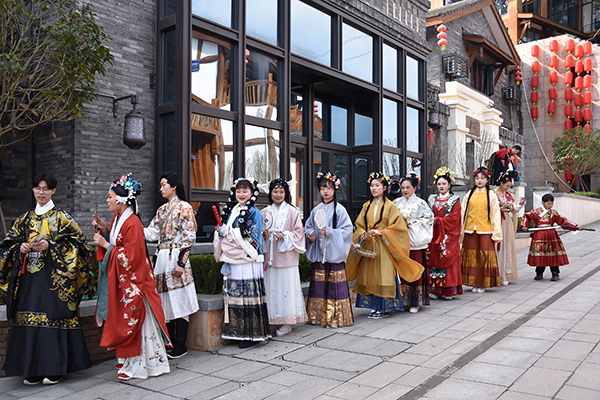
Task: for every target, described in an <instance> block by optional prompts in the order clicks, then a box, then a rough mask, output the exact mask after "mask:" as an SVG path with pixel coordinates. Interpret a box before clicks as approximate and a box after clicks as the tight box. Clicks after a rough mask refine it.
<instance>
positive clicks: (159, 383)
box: [130, 368, 198, 391]
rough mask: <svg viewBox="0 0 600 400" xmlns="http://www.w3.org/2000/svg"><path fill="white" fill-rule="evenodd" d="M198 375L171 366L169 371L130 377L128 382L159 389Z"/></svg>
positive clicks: (183, 382) (186, 380) (150, 388)
mask: <svg viewBox="0 0 600 400" xmlns="http://www.w3.org/2000/svg"><path fill="white" fill-rule="evenodd" d="M197 377H198V374H197V373H194V372H191V371H186V370H183V369H179V370H178V369H176V368H171V372H170V373H168V374H163V375H160V376H156V377H152V378H148V379H132V380H131V381H130V382H131V384H132V385H134V386H138V387H141V388H144V389H149V390H154V391H159V390H163V389H167V388H170V387H171V386H176V385H182V384H185V383H186V382H188V381H191V380H192V379H195V378H197Z"/></svg>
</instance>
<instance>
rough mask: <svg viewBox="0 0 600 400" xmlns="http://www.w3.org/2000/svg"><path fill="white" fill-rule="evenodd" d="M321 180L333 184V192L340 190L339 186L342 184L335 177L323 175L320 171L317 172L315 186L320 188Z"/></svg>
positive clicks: (329, 174)
mask: <svg viewBox="0 0 600 400" xmlns="http://www.w3.org/2000/svg"><path fill="white" fill-rule="evenodd" d="M323 180H328V181H331V182H333V186H334V187H335V190H338V189H339V188H340V184H341V183H342V182H341V181H340V179H339V178H338V177H337V175H333V174H332V173H331V172H327V173H323V172H321V171H319V172H317V184H318V185H319V186H320V185H321V181H323Z"/></svg>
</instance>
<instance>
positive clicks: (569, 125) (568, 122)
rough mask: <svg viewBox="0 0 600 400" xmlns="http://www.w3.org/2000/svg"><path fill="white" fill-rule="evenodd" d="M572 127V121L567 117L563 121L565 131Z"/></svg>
mask: <svg viewBox="0 0 600 400" xmlns="http://www.w3.org/2000/svg"><path fill="white" fill-rule="evenodd" d="M571 129H573V121H572V120H570V119H568V120H566V121H565V131H568V130H571Z"/></svg>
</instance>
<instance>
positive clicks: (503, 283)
mask: <svg viewBox="0 0 600 400" xmlns="http://www.w3.org/2000/svg"><path fill="white" fill-rule="evenodd" d="M509 283H510V282H508V281H502V286H508V284H509Z"/></svg>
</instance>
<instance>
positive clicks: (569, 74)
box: [565, 71, 573, 86]
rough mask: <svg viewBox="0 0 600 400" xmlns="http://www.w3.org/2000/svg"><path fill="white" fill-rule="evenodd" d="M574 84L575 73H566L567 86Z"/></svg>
mask: <svg viewBox="0 0 600 400" xmlns="http://www.w3.org/2000/svg"><path fill="white" fill-rule="evenodd" d="M571 83H573V73H572V72H571V71H567V72H565V85H567V86H571Z"/></svg>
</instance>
